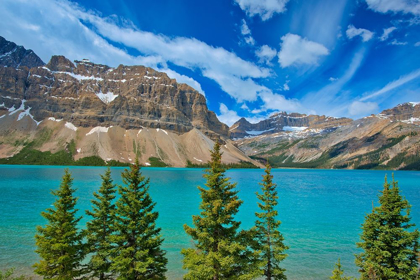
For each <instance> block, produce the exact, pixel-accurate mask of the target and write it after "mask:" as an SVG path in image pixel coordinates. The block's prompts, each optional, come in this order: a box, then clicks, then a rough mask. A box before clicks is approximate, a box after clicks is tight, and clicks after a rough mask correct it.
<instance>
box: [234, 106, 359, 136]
mask: <svg viewBox="0 0 420 280" xmlns="http://www.w3.org/2000/svg"><path fill="white" fill-rule="evenodd" d="M351 122H352V120H351V119H348V118H333V117H326V116H317V115H309V116H308V115H305V114H298V113H291V114H287V113H286V112H281V113H277V114H274V115H272V116H270V118H268V119H266V120H262V121H260V122H258V123H256V124H251V123H249V122H248V121H247V120H246V119H244V118H242V119H240V120H239V121H237V122H236V123H234V124H233V125H232V126H231V127H230V133H231V138H243V137H246V136H251V135H259V134H273V133H276V132H281V131H286V130H293V129H298V130H305V129H332V128H337V127H339V126H342V125H346V124H349V123H351Z"/></svg>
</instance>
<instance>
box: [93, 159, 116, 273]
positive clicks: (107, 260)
mask: <svg viewBox="0 0 420 280" xmlns="http://www.w3.org/2000/svg"><path fill="white" fill-rule="evenodd" d="M101 178H102V185H101V187H100V188H99V190H98V192H94V193H93V195H94V197H95V199H94V200H92V201H91V202H92V211H86V214H87V215H89V216H91V217H92V220H91V221H89V222H88V223H87V225H86V226H87V244H88V248H89V249H88V252H89V253H90V254H91V258H90V261H89V263H88V270H89V273H90V276H91V277H95V278H97V279H99V280H105V279H114V277H113V276H112V274H111V273H110V268H111V254H112V252H113V248H114V244H113V241H112V238H113V235H114V232H115V229H114V228H115V227H114V220H115V205H114V204H113V200H114V199H115V192H116V186H115V184H113V180H112V178H111V170H110V168H109V167H108V169H107V170H106V171H105V174H104V175H101Z"/></svg>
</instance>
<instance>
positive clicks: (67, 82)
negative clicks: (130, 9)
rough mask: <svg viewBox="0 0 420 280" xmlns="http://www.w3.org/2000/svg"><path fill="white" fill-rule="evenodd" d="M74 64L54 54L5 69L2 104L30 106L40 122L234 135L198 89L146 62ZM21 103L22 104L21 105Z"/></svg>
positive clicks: (2, 70) (2, 72) (0, 78)
mask: <svg viewBox="0 0 420 280" xmlns="http://www.w3.org/2000/svg"><path fill="white" fill-rule="evenodd" d="M75 63H76V64H73V63H72V62H71V61H69V60H68V59H66V58H65V57H63V56H54V57H52V58H51V61H50V62H49V63H48V64H47V65H45V66H43V67H35V68H31V69H23V68H18V69H15V68H13V67H2V68H0V84H1V85H2V87H1V89H0V94H1V97H0V104H1V103H3V104H4V106H3V107H4V108H11V107H12V106H15V108H18V107H19V106H20V102H21V100H25V106H27V107H25V108H29V107H30V108H31V109H30V112H31V115H32V116H33V118H34V119H35V120H36V121H42V120H44V119H45V118H48V117H54V118H56V119H63V120H65V121H68V122H71V123H72V124H74V125H75V126H77V127H95V126H117V125H118V126H121V127H123V128H126V129H131V128H136V129H137V128H141V127H150V128H162V129H167V130H171V131H175V132H178V133H184V132H187V131H190V130H192V129H193V128H197V129H199V130H202V131H203V132H204V133H205V134H207V135H210V136H212V137H213V136H214V137H215V136H216V135H217V134H218V135H221V136H223V137H227V136H228V127H227V126H226V125H225V124H222V123H221V122H219V121H218V119H217V117H216V115H215V114H214V113H213V112H211V111H209V110H208V108H207V105H206V99H205V97H204V96H203V95H201V94H200V93H198V92H197V91H195V90H194V89H193V88H191V87H189V86H187V85H185V84H178V83H177V82H176V81H175V80H173V79H170V78H168V76H167V75H166V74H164V73H160V72H157V71H155V70H153V69H151V68H147V67H143V66H123V65H120V66H119V67H117V68H110V67H108V66H106V65H99V64H94V63H91V62H89V61H87V60H84V61H76V62H75ZM18 103H19V104H18Z"/></svg>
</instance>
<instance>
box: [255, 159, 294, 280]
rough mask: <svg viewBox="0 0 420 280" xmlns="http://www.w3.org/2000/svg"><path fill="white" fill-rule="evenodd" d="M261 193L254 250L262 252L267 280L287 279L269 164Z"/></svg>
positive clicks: (258, 196) (284, 247)
mask: <svg viewBox="0 0 420 280" xmlns="http://www.w3.org/2000/svg"><path fill="white" fill-rule="evenodd" d="M259 184H260V185H261V193H258V192H257V193H256V194H257V198H258V200H259V202H258V207H259V208H260V210H261V212H259V213H255V215H256V217H257V220H256V222H255V237H254V239H255V245H254V249H255V250H258V251H260V252H261V254H260V256H259V260H260V264H259V265H260V268H261V270H262V274H263V275H264V277H265V279H267V280H271V279H287V277H286V275H285V274H284V272H285V269H284V268H281V267H280V262H281V261H282V260H284V259H285V258H286V256H287V255H286V254H285V253H284V251H285V250H287V249H288V247H287V246H286V245H284V243H283V241H284V238H283V235H282V234H281V233H280V231H279V227H280V224H281V222H280V220H278V219H277V216H278V211H277V210H275V207H276V206H277V204H278V198H279V197H278V195H277V190H276V187H277V185H276V184H275V183H273V175H271V167H270V165H268V164H267V166H266V169H265V175H263V180H262V183H259Z"/></svg>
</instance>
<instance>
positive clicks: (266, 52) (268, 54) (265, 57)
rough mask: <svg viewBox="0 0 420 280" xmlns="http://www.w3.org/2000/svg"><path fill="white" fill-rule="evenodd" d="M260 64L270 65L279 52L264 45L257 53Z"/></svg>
mask: <svg viewBox="0 0 420 280" xmlns="http://www.w3.org/2000/svg"><path fill="white" fill-rule="evenodd" d="M255 55H256V56H257V57H258V59H259V62H260V63H265V64H268V65H270V63H271V61H272V60H273V58H274V57H275V56H276V55H277V51H276V50H275V49H273V48H271V47H269V46H267V45H263V46H261V47H260V48H258V49H257V50H256V51H255Z"/></svg>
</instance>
